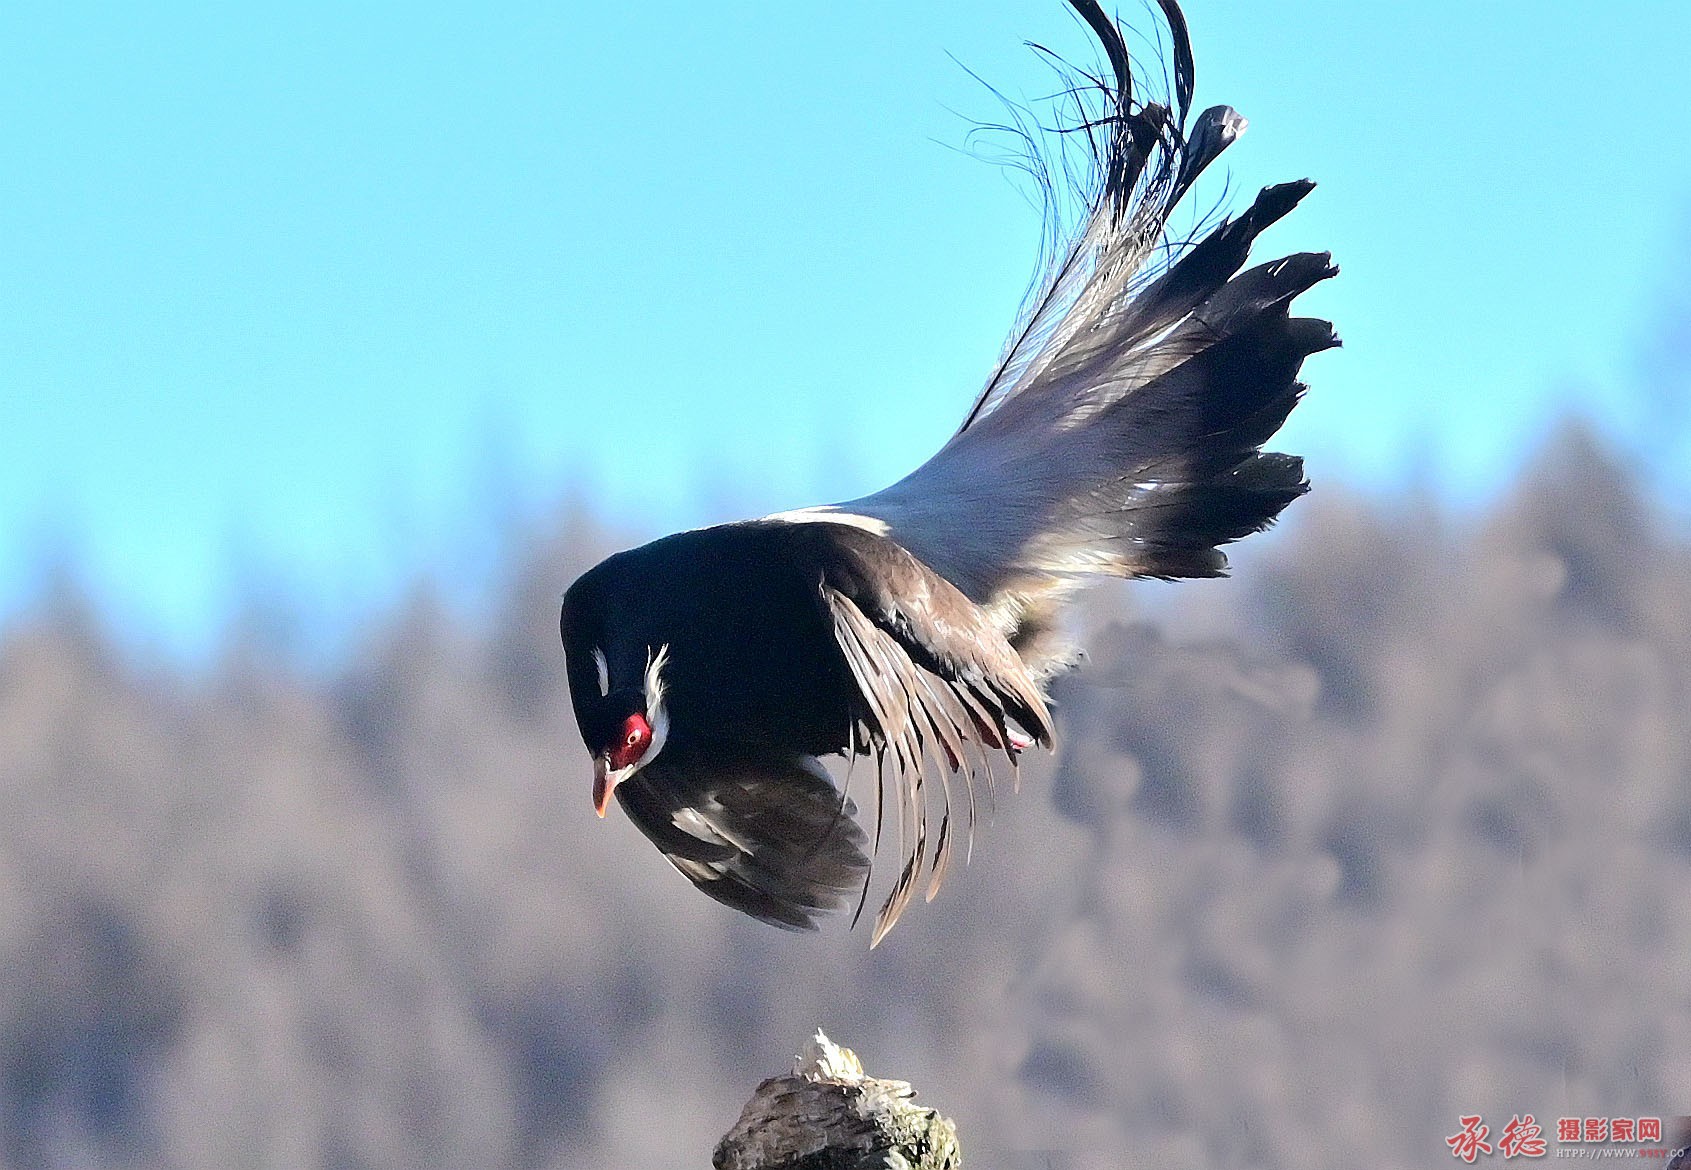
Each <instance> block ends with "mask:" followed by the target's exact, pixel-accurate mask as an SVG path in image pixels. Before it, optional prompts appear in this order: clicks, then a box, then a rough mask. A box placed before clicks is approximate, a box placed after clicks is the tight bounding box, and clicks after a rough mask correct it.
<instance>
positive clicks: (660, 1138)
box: [0, 424, 1691, 1170]
mask: <svg viewBox="0 0 1691 1170" xmlns="http://www.w3.org/2000/svg"><path fill="white" fill-rule="evenodd" d="M1622 452H1623V448H1622V447H1618V446H1614V445H1610V444H1609V443H1607V442H1606V441H1605V440H1604V439H1602V438H1600V437H1599V436H1598V435H1596V434H1595V433H1593V432H1592V431H1591V430H1589V429H1587V428H1585V427H1583V426H1580V425H1578V424H1569V425H1566V426H1565V427H1563V428H1562V429H1561V430H1560V431H1559V432H1558V433H1557V434H1556V436H1555V437H1554V439H1553V440H1552V441H1551V442H1550V443H1549V444H1548V445H1547V447H1546V448H1545V449H1544V450H1543V451H1542V452H1541V453H1540V455H1539V456H1538V457H1537V459H1536V460H1535V462H1534V463H1533V464H1532V465H1531V466H1530V467H1529V468H1528V469H1527V470H1526V472H1525V473H1524V474H1523V475H1522V476H1521V478H1520V481H1519V483H1518V484H1517V485H1516V486H1515V488H1514V489H1513V490H1512V491H1511V493H1510V494H1509V495H1508V496H1507V497H1506V498H1504V499H1503V500H1501V501H1499V502H1497V503H1496V504H1494V505H1493V506H1491V507H1490V508H1489V509H1488V510H1487V511H1485V512H1484V514H1482V515H1477V516H1468V515H1459V514H1453V513H1450V512H1448V511H1445V510H1443V509H1441V508H1439V507H1437V506H1435V505H1433V504H1431V503H1429V502H1426V501H1418V500H1416V499H1413V498H1411V499H1405V500H1401V501H1396V502H1391V503H1387V502H1382V501H1379V500H1371V499H1364V498H1357V497H1353V496H1350V495H1347V493H1346V491H1345V490H1344V489H1343V488H1342V487H1339V486H1333V485H1329V484H1325V483H1319V484H1318V489H1317V491H1316V492H1315V494H1314V495H1312V496H1311V497H1310V498H1309V499H1307V500H1306V501H1304V502H1302V503H1300V504H1299V505H1298V506H1296V507H1294V508H1293V509H1292V510H1291V513H1290V517H1289V519H1288V522H1287V523H1286V524H1285V525H1284V526H1283V528H1282V529H1281V530H1280V531H1278V532H1277V533H1275V534H1274V535H1273V536H1271V537H1268V538H1261V539H1258V540H1256V541H1254V542H1251V543H1250V544H1249V545H1247V546H1246V547H1244V548H1243V549H1241V550H1240V552H1241V559H1240V560H1239V562H1238V571H1237V574H1236V576H1235V578H1234V579H1232V580H1230V581H1224V582H1213V583H1209V582H1206V583H1193V584H1186V585H1180V586H1175V587H1169V586H1156V585H1152V586H1135V587H1131V588H1122V589H1111V588H1105V589H1101V590H1100V591H1098V592H1097V593H1096V594H1094V595H1092V596H1091V597H1090V599H1089V601H1088V603H1087V604H1086V606H1085V607H1084V613H1083V615H1082V621H1083V624H1084V626H1085V627H1086V629H1087V630H1089V631H1090V633H1089V636H1088V643H1089V646H1090V649H1091V658H1090V662H1089V663H1088V665H1087V666H1086V667H1085V668H1084V669H1083V670H1082V671H1080V672H1079V673H1077V674H1076V675H1074V676H1072V677H1071V678H1068V679H1066V680H1064V681H1063V683H1062V684H1061V686H1060V690H1059V692H1058V696H1057V697H1058V700H1059V703H1060V707H1061V718H1062V724H1061V727H1062V733H1063V742H1062V745H1061V752H1060V755H1059V757H1058V758H1057V759H1056V760H1055V762H1054V764H1050V765H1047V764H1036V765H1034V766H1031V767H1029V768H1027V769H1026V770H1025V773H1024V775H1023V778H1022V783H1021V791H1020V793H1019V794H1018V795H1015V796H1009V795H1003V796H1001V798H1000V800H999V802H998V807H997V810H996V813H995V815H994V817H993V818H992V820H991V822H990V823H989V824H987V825H986V827H985V828H984V829H983V831H982V832H981V833H980V835H979V839H978V840H977V842H976V850H975V857H974V861H973V864H972V865H971V866H970V867H969V868H967V869H965V870H960V871H958V872H957V873H955V874H954V876H953V878H952V880H951V881H950V882H949V883H948V885H947V887H946V889H945V890H944V891H943V892H942V893H941V895H940V897H939V898H938V899H937V901H936V902H935V904H933V905H932V906H928V907H921V908H918V909H916V910H915V911H914V912H912V913H911V914H909V915H908V916H907V917H906V919H905V921H904V922H903V923H902V924H901V925H900V927H899V929H898V930H896V931H895V932H894V933H893V934H892V936H891V937H890V938H889V940H888V942H887V943H886V944H885V945H884V946H883V947H881V948H880V949H879V950H877V951H876V952H874V953H870V952H869V951H868V950H867V936H866V935H865V933H864V932H862V931H858V932H855V933H847V932H846V931H845V930H844V928H843V927H844V924H843V923H836V924H834V926H835V929H833V930H829V931H825V932H823V933H821V934H819V935H808V936H793V935H787V934H783V933H780V932H777V931H774V930H770V929H768V928H766V927H762V926H759V925H757V924H755V923H752V922H749V921H746V920H742V919H740V918H738V917H737V916H735V915H733V914H731V913H730V912H728V911H726V910H723V909H721V908H720V907H718V906H716V905H715V904H714V903H711V902H709V901H707V900H706V899H704V898H702V897H699V896H698V895H697V894H695V893H694V892H693V891H692V890H691V889H690V888H688V887H687V885H686V883H685V882H684V881H683V880H682V879H681V878H680V877H679V876H678V875H676V874H674V873H672V872H670V871H669V870H668V869H667V867H665V866H664V865H663V864H662V863H661V861H660V860H659V859H658V857H657V856H656V855H655V854H654V853H653V852H652V851H651V849H650V848H649V847H648V846H647V845H646V844H645V843H644V842H643V841H642V840H641V839H639V837H638V835H637V833H636V832H635V831H634V830H633V829H632V828H631V827H630V826H629V825H628V823H627V822H626V821H625V820H624V819H623V818H621V817H620V816H617V815H613V816H612V817H611V818H610V819H609V821H608V822H606V823H603V824H602V823H600V822H599V821H597V820H596V819H595V818H594V817H593V816H592V814H591V811H590V809H589V800H588V768H587V761H586V759H585V757H584V755H583V753H582V751H581V748H580V744H579V741H578V740H577V739H576V737H575V733H574V729H573V727H572V726H571V724H570V716H569V706H568V702H567V696H566V694H565V690H564V679H563V672H562V656H561V652H560V651H559V649H558V646H557V635H556V626H555V622H556V602H557V599H558V597H559V595H560V594H561V592H562V590H563V588H564V587H565V586H566V585H567V584H568V582H569V581H570V580H572V579H573V577H574V575H575V574H576V573H577V572H579V571H580V570H582V569H583V568H585V567H587V566H588V565H589V564H591V563H592V562H594V561H595V560H596V559H597V558H599V557H600V556H602V555H604V554H605V553H606V552H608V551H610V550H612V549H613V548H615V547H619V546H622V545H625V544H627V543H631V542H632V541H633V540H634V539H636V537H634V536H632V535H631V534H627V533H621V532H608V531H606V530H605V529H604V528H602V527H601V526H600V525H599V524H597V523H596V522H595V520H594V518H593V515H592V512H591V511H590V510H589V509H586V508H583V507H578V506H577V507H566V508H561V509H559V510H558V512H557V513H556V514H554V515H551V516H549V517H547V518H545V520H544V521H535V522H528V523H517V522H513V524H512V525H511V526H510V528H509V529H508V531H507V533H506V536H505V538H504V539H505V543H506V545H507V547H506V548H505V549H504V552H503V554H502V555H501V557H500V558H496V560H497V561H498V563H500V564H501V565H502V566H503V567H502V568H501V569H500V570H498V571H497V572H495V573H493V574H491V576H493V577H494V578H496V580H497V584H496V585H495V586H492V587H490V594H491V595H494V596H496V597H497V598H498V601H497V604H496V605H495V606H493V607H492V608H491V609H489V610H487V611H486V612H484V613H483V614H482V616H480V617H476V618H467V617H465V616H464V615H463V613H462V612H461V609H460V608H459V607H455V606H454V605H452V604H450V603H449V602H447V601H446V600H443V598H442V597H441V596H440V594H439V590H438V589H435V588H432V587H430V586H429V585H427V584H426V583H419V584H418V586H417V587H416V589H415V590H414V591H413V592H412V594H411V595H410V596H409V597H408V598H407V599H406V600H405V601H404V603H403V604H401V605H399V606H398V607H397V608H396V609H394V611H393V612H390V613H387V614H386V615H385V616H382V617H380V619H379V620H375V621H373V622H372V623H371V625H370V628H369V631H368V634H367V636H365V637H364V638H363V639H362V640H361V641H360V642H359V644H357V645H356V646H355V647H353V648H352V650H351V651H350V652H349V653H347V654H346V655H345V656H344V660H343V661H341V662H340V663H339V664H338V665H335V666H333V667H332V668H321V667H319V666H316V665H313V666H310V667H307V666H302V665H300V664H299V662H298V661H297V656H293V655H290V654H288V653H287V652H286V646H287V643H288V618H287V616H286V613H287V607H286V603H285V600H284V601H282V602H278V601H276V600H275V599H273V598H271V599H267V598H265V597H264V596H263V594H262V590H261V588H260V587H258V586H257V585H256V584H255V587H254V599H253V602H252V604H251V605H250V606H249V607H248V613H247V616H246V617H244V618H243V619H242V620H241V621H240V622H238V623H236V625H235V626H234V628H233V629H231V630H230V631H229V634H228V636H227V637H226V639H225V642H224V646H223V649H222V651H221V654H220V656H219V657H218V658H217V660H216V661H215V662H213V663H209V664H201V665H198V666H181V665H165V664H161V663H159V662H157V661H153V660H150V659H149V658H148V657H147V656H146V655H145V654H144V653H141V652H138V651H136V650H134V649H133V648H130V647H129V646H128V645H127V643H126V641H125V640H124V639H123V638H122V637H121V636H119V634H118V633H116V632H114V631H113V630H111V629H109V628H108V627H107V626H106V625H105V624H104V623H105V621H106V619H105V617H104V615H103V614H102V613H101V612H99V611H98V609H97V608H96V607H95V606H93V605H91V604H90V603H88V602H86V601H85V600H83V599H82V598H81V597H80V596H79V592H78V589H77V586H76V584H75V579H74V574H72V573H68V572H66V573H61V574H59V575H58V576H57V577H56V578H55V579H54V584H52V585H51V586H50V587H49V588H48V589H47V590H46V591H45V594H44V596H43V598H42V600H41V601H40V602H39V603H38V604H37V605H36V606H35V607H34V608H33V609H32V610H31V611H30V613H29V614H27V615H25V616H24V617H22V618H19V619H18V620H15V621H13V622H12V623H11V624H10V626H9V627H8V629H7V631H6V633H5V635H4V640H3V642H0V745H3V747H0V752H3V755H0V802H3V804H0V901H3V903H4V912H3V913H0V1164H3V1165H5V1166H7V1167H13V1168H16V1170H35V1168H43V1167H70V1166H77V1167H142V1166H146V1167H153V1166H157V1167H183V1168H190V1167H191V1168H200V1167H204V1168H212V1167H219V1168H221V1167H230V1166H289V1167H303V1166H321V1167H337V1168H340V1167H345V1168H364V1167H369V1168H377V1167H414V1166H424V1165H428V1166H465V1167H469V1166H482V1167H511V1168H526V1167H552V1168H557V1170H568V1168H577V1167H580V1168H586V1167H597V1166H602V1165H606V1164H614V1165H629V1166H647V1165H649V1166H702V1165H704V1164H705V1161H706V1159H707V1158H708V1154H709V1150H710V1148H711V1146H712V1143H713V1142H714V1141H715V1139H716V1138H717V1137H718V1136H720V1134H721V1133H722V1132H723V1131H725V1130H726V1129H727V1128H728V1126H729V1125H730V1124H731V1123H732V1122H733V1120H734V1118H735V1116H736V1115H737V1113H738V1109H739V1106H740V1104H741V1103H742V1102H743V1101H744V1099H745V1097H746V1096H747V1095H748V1093H749V1092H750V1090H751V1088H752V1087H753V1086H754V1085H755V1083H756V1082H757V1081H758V1080H759V1079H761V1078H762V1077H763V1076H766V1075H770V1074H773V1073H775V1072H777V1071H779V1070H780V1069H781V1068H782V1067H783V1066H784V1065H785V1063H786V1062H787V1060H788V1059H789V1057H790V1056H791V1054H792V1052H793V1051H794V1050H795V1048H796V1045H798V1044H799V1043H800V1042H801V1040H802V1039H803V1037H804V1036H805V1035H807V1034H808V1032H809V1031H810V1030H811V1029H813V1028H814V1027H815V1026H816V1025H818V1024H821V1025H822V1026H824V1027H826V1028H827V1029H828V1031H829V1032H830V1034H832V1035H834V1036H836V1037H837V1038H838V1039H839V1040H841V1041H842V1042H845V1043H849V1044H851V1045H852V1046H853V1047H855V1048H857V1049H858V1050H859V1051H860V1052H861V1053H862V1054H863V1055H864V1057H865V1060H866V1062H867V1063H868V1064H869V1065H870V1066H871V1067H872V1068H873V1069H875V1070H877V1071H878V1072H881V1073H883V1074H884V1075H895V1076H898V1077H903V1078H908V1079H910V1080H912V1081H913V1082H915V1083H916V1084H917V1085H918V1086H919V1087H920V1088H921V1089H922V1091H923V1093H924V1098H925V1100H927V1101H928V1103H930V1104H932V1105H934V1106H936V1107H938V1108H940V1109H942V1110H943V1111H945V1112H947V1113H949V1114H950V1115H952V1116H954V1117H955V1118H956V1119H957V1120H958V1123H959V1126H960V1130H961V1132H962V1134H963V1136H964V1142H965V1146H966V1148H967V1149H968V1150H969V1154H970V1160H971V1162H972V1163H974V1164H979V1165H986V1166H1001V1167H1015V1166H1028V1167H1033V1166H1041V1167H1045V1166H1049V1167H1059V1168H1061V1167H1075V1168H1082V1167H1094V1166H1096V1167H1104V1166H1121V1165H1158V1166H1172V1167H1183V1166H1194V1167H1196V1166H1210V1167H1213V1166H1245V1165H1252V1166H1268V1167H1288V1168H1290V1167H1304V1166H1311V1165H1336V1164H1340V1163H1341V1162H1347V1163H1349V1162H1354V1163H1360V1164H1365V1165H1375V1166H1419V1165H1425V1164H1428V1163H1429V1162H1432V1161H1436V1160H1438V1159H1440V1158H1442V1157H1444V1156H1445V1155H1446V1150H1445V1147H1444V1145H1443V1137H1444V1136H1445V1135H1446V1134H1448V1133H1453V1132H1455V1131H1456V1130H1457V1129H1458V1128H1459V1124H1458V1122H1457V1120H1456V1119H1457V1117H1458V1116H1459V1115H1464V1114H1473V1113H1482V1114H1484V1115H1485V1116H1486V1117H1487V1119H1488V1121H1490V1122H1491V1123H1492V1124H1493V1125H1494V1126H1496V1127H1498V1129H1494V1133H1495V1132H1498V1131H1499V1129H1500V1127H1501V1125H1502V1124H1503V1123H1504V1122H1505V1121H1507V1119H1508V1118H1509V1116H1510V1115H1512V1114H1515V1113H1528V1112H1532V1113H1535V1114H1536V1115H1537V1116H1538V1118H1539V1120H1540V1122H1541V1123H1544V1124H1546V1125H1547V1126H1551V1127H1553V1120H1549V1121H1547V1120H1546V1119H1554V1118H1555V1117H1556V1116H1558V1115H1561V1114H1584V1113H1595V1114H1600V1115H1610V1114H1613V1115H1630V1114H1639V1113H1645V1114H1675V1113H1683V1112H1685V1111H1686V1110H1685V1106H1686V1105H1687V1103H1688V1102H1687V1098H1686V1097H1685V1092H1686V1089H1685V1086H1686V1085H1687V1084H1691V990H1688V988H1687V985H1686V983H1685V980H1684V978H1683V973H1684V972H1685V971H1686V970H1688V969H1691V732H1688V731H1687V727H1686V723H1687V719H1688V716H1691V616H1688V615H1691V541H1688V540H1687V537H1686V533H1685V531H1684V529H1683V526H1682V522H1681V518H1679V517H1676V516H1675V515H1674V514H1673V510H1672V509H1671V508H1668V507H1665V506H1663V505H1662V504H1660V503H1658V502H1655V501H1654V500H1653V499H1652V497H1651V496H1650V494H1649V492H1648V491H1647V490H1646V488H1645V487H1644V486H1643V483H1642V482H1641V480H1640V479H1639V477H1638V476H1637V475H1636V474H1635V473H1634V472H1633V471H1632V470H1631V469H1630V468H1631V465H1632V464H1634V463H1635V462H1637V460H1636V459H1634V458H1633V457H1632V456H1631V455H1625V454H1623V453H1622ZM1317 470H1319V469H1317ZM1549 1132H1551V1133H1553V1128H1551V1129H1550V1130H1549Z"/></svg>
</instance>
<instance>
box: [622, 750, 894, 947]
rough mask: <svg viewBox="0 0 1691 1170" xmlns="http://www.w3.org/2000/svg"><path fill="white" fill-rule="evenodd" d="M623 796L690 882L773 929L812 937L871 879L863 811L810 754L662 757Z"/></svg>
mask: <svg viewBox="0 0 1691 1170" xmlns="http://www.w3.org/2000/svg"><path fill="white" fill-rule="evenodd" d="M616 794H617V799H618V800H620V801H621V802H622V807H623V811H624V812H626V813H627V814H628V816H629V819H630V820H632V821H633V822H634V823H635V824H636V825H637V826H639V828H640V831H641V832H643V833H645V834H646V836H647V837H649V838H650V839H651V840H652V843H653V844H655V845H656V846H657V847H658V848H659V849H660V850H662V852H663V855H664V856H665V857H666V858H668V859H669V863H670V864H671V865H673V866H674V867H675V868H676V869H678V870H680V871H681V872H682V874H684V875H685V876H686V877H687V879H688V880H689V881H691V882H692V883H693V884H694V885H696V886H698V887H699V889H701V890H703V891H704V892H705V893H707V894H709V895H710V896H711V897H713V898H715V899H716V900H717V901H719V902H721V903H723V904H724V905H727V906H731V907H733V908H734V909H736V910H740V911H743V912H744V913H746V914H750V915H751V916H752V917H753V918H757V919H761V920H762V921H764V922H768V923H771V924H772V925H775V926H781V927H785V928H787V929H789V930H813V929H815V919H816V917H817V916H818V915H820V914H823V913H826V912H828V911H830V910H839V909H842V908H843V907H845V906H846V905H848V904H849V903H850V901H851V900H852V898H853V897H854V896H855V895H856V894H857V891H858V889H859V888H860V887H861V886H862V884H863V881H864V879H865V877H866V876H867V874H868V870H869V859H868V858H867V857H865V856H864V854H863V843H864V836H863V830H862V829H860V828H858V826H857V822H856V821H855V820H853V819H852V815H853V813H854V812H855V811H856V810H855V809H854V808H853V807H852V804H851V802H850V801H849V800H845V799H843V798H842V796H841V795H840V793H839V792H838V791H837V790H836V789H835V788H834V785H833V784H832V782H830V781H829V779H828V773H827V772H826V771H825V770H824V769H823V768H822V765H821V764H820V763H819V762H818V761H817V760H816V759H815V758H814V757H811V756H792V757H786V758H781V757H776V756H765V757H761V758H760V757H756V756H749V755H748V756H745V757H742V758H738V759H736V758H732V757H725V756H724V755H723V754H722V753H721V752H720V751H713V752H711V753H709V755H708V756H706V755H693V754H690V753H687V752H685V751H674V752H672V751H665V752H663V753H662V754H661V755H660V756H659V757H658V758H657V759H656V760H654V761H652V763H651V764H649V765H648V766H647V767H645V768H642V769H641V770H640V771H639V772H637V773H635V774H634V775H633V776H631V777H629V779H628V780H626V781H624V782H623V783H622V784H619V785H618V786H617V789H616Z"/></svg>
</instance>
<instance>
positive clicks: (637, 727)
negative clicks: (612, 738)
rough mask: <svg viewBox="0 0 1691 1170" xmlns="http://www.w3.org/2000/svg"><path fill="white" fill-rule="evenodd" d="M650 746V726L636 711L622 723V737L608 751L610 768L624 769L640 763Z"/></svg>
mask: <svg viewBox="0 0 1691 1170" xmlns="http://www.w3.org/2000/svg"><path fill="white" fill-rule="evenodd" d="M651 746H652V725H651V724H650V723H647V722H646V717H645V716H644V715H642V714H640V713H639V712H638V711H636V712H635V713H634V714H632V715H630V716H629V717H628V718H627V719H624V720H623V721H622V735H621V736H620V737H619V738H618V739H617V740H616V746H614V747H613V748H611V749H610V757H611V766H612V767H613V768H626V767H628V766H629V765H630V764H635V763H638V762H639V761H640V758H641V757H642V756H644V755H645V754H646V752H647V750H648V749H649V748H650V747H651Z"/></svg>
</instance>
